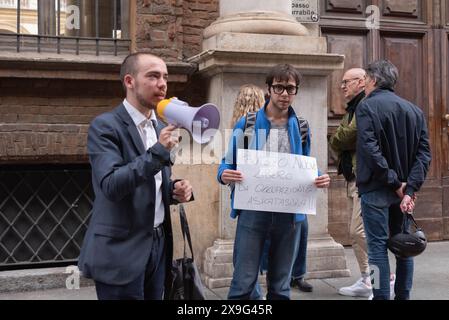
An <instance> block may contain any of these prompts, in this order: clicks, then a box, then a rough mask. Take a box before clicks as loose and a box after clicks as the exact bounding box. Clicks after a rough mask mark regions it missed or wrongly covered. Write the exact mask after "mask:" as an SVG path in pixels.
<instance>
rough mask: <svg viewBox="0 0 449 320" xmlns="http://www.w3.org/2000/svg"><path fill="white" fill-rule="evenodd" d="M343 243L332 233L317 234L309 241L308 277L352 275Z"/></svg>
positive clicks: (320, 277)
mask: <svg viewBox="0 0 449 320" xmlns="http://www.w3.org/2000/svg"><path fill="white" fill-rule="evenodd" d="M350 276H351V272H350V271H349V269H348V268H347V266H346V256H345V251H344V248H343V246H342V245H341V244H339V243H337V242H335V240H334V239H333V238H332V237H331V236H330V235H319V236H318V235H316V236H312V237H310V238H309V240H308V243H307V274H306V278H307V279H323V278H340V277H350Z"/></svg>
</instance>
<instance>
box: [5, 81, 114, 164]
mask: <svg viewBox="0 0 449 320" xmlns="http://www.w3.org/2000/svg"><path fill="white" fill-rule="evenodd" d="M0 88H2V90H1V91H0V163H30V162H32V163H55V162H56V163H59V162H65V163H78V162H86V161H87V155H86V138H87V129H88V125H89V123H90V121H91V120H92V119H93V118H94V117H95V116H96V115H98V114H100V113H103V112H106V111H108V110H111V109H112V108H113V107H114V106H116V105H117V104H118V103H119V102H120V101H121V99H122V97H121V95H122V91H121V86H120V83H119V82H113V81H104V82H100V81H67V80H37V79H0Z"/></svg>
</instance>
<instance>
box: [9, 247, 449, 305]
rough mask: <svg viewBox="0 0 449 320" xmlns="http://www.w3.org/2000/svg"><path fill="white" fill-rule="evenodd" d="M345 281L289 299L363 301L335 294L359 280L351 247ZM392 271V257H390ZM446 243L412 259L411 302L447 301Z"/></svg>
mask: <svg viewBox="0 0 449 320" xmlns="http://www.w3.org/2000/svg"><path fill="white" fill-rule="evenodd" d="M345 253H346V257H347V263H348V267H349V269H350V270H351V274H352V276H351V277H349V278H338V279H320V280H310V283H311V284H312V285H313V286H314V291H313V292H312V293H303V292H299V291H298V289H293V290H292V299H293V300H365V299H364V298H363V299H362V298H351V297H344V296H341V295H339V294H338V293H337V289H338V288H340V287H342V286H347V285H351V284H353V283H354V282H355V281H356V280H357V279H358V277H359V271H358V267H357V262H356V259H355V256H354V252H353V250H352V249H351V248H346V249H345ZM390 265H391V266H392V268H394V266H395V264H394V257H393V256H390ZM448 266H449V242H434V243H430V244H429V245H428V247H427V249H426V251H425V252H424V253H423V254H422V255H420V256H418V257H417V258H415V277H414V284H413V291H412V299H414V300H449V267H448ZM228 289H229V288H220V289H214V290H209V289H208V290H206V295H207V298H208V299H210V300H224V299H226V296H227V293H228ZM96 298H97V297H96V294H95V289H94V288H93V287H82V288H81V289H79V290H68V289H52V290H41V291H31V292H22V293H0V300H95V299H96Z"/></svg>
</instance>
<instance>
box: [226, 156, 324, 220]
mask: <svg viewBox="0 0 449 320" xmlns="http://www.w3.org/2000/svg"><path fill="white" fill-rule="evenodd" d="M237 170H239V171H241V172H242V173H243V182H242V183H238V184H236V185H235V194H234V208H235V209H241V210H255V211H270V212H285V213H305V214H312V215H315V214H316V194H317V188H316V187H315V184H314V181H315V179H316V177H317V176H318V167H317V162H316V159H315V158H311V157H305V156H298V155H294V154H288V153H277V152H266V151H259V150H246V149H239V150H238V153H237Z"/></svg>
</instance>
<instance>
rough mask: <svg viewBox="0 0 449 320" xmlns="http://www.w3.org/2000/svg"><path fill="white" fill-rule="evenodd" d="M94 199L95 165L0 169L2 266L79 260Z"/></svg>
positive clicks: (14, 267) (63, 262) (0, 246)
mask: <svg viewBox="0 0 449 320" xmlns="http://www.w3.org/2000/svg"><path fill="white" fill-rule="evenodd" d="M93 198H94V196H93V190H92V186H91V171H90V168H86V167H81V168H79V167H76V168H67V167H66V168H34V169H29V168H26V169H21V168H17V169H14V168H11V169H2V170H0V270H7V269H17V268H24V267H37V266H39V267H42V266H52V265H60V264H72V263H74V262H75V261H76V259H77V258H78V255H79V252H80V248H81V245H82V242H83V239H84V234H85V232H86V230H87V224H88V221H89V218H90V215H91V210H92V206H93Z"/></svg>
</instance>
